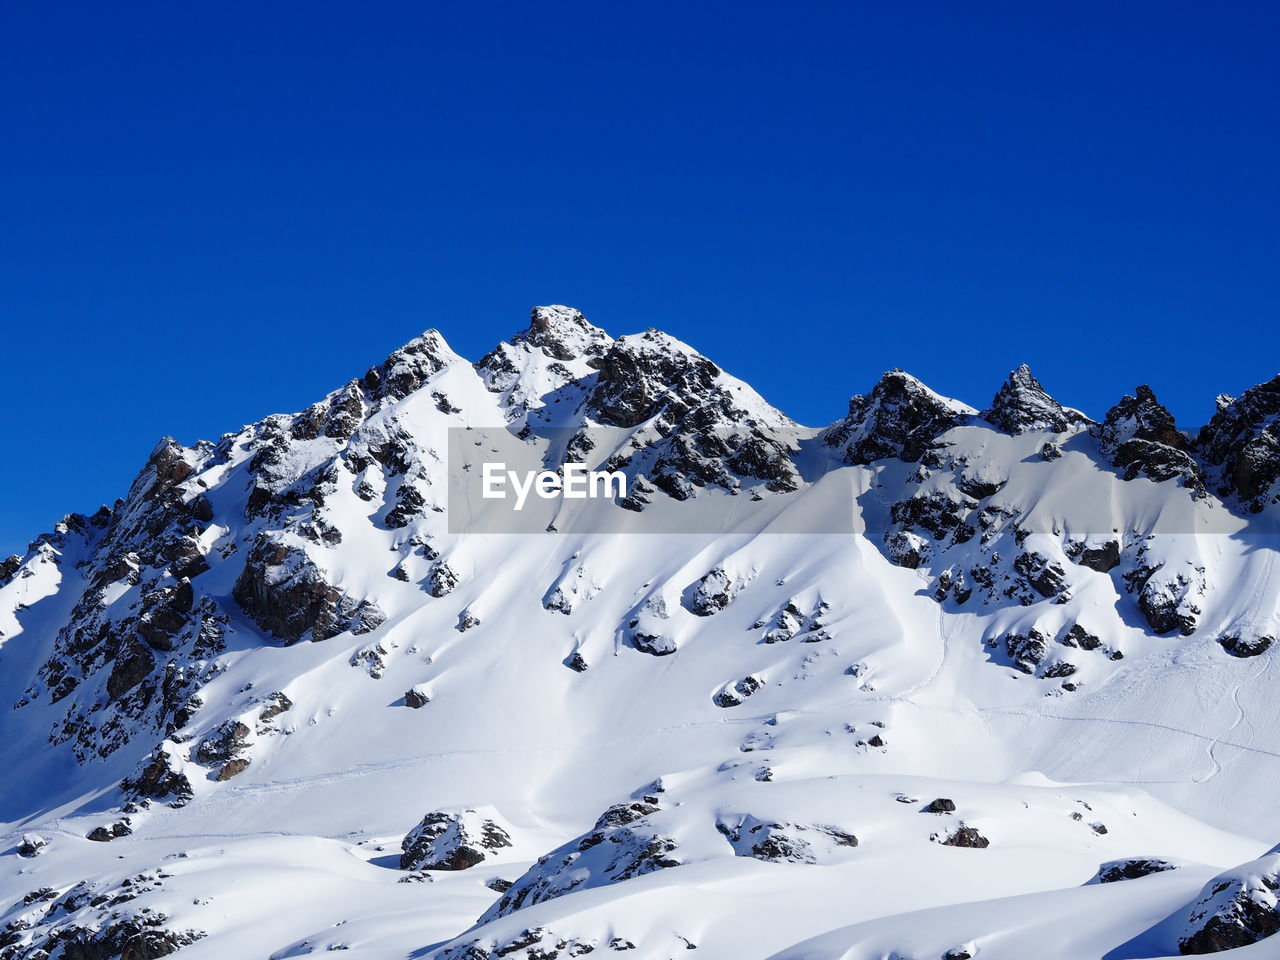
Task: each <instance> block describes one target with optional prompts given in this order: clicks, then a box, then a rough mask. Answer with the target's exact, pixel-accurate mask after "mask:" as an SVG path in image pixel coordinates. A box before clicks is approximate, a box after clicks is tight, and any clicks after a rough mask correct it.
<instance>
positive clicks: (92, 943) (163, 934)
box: [32, 914, 205, 960]
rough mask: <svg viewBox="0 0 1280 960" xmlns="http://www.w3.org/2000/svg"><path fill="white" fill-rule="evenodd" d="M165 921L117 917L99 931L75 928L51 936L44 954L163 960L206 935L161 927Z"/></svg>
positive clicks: (89, 959)
mask: <svg viewBox="0 0 1280 960" xmlns="http://www.w3.org/2000/svg"><path fill="white" fill-rule="evenodd" d="M165 920H166V917H165V916H164V915H163V914H148V915H140V916H114V915H113V916H112V917H111V918H110V919H109V921H108V922H107V923H106V924H104V925H102V926H99V927H96V928H94V927H88V926H81V925H78V924H76V925H71V926H68V927H64V928H61V929H59V930H57V931H55V932H54V934H53V935H52V936H50V937H48V938H47V939H46V941H45V942H44V944H43V945H42V948H41V949H42V954H43V956H53V955H54V954H55V953H56V954H57V956H59V957H60V958H61V960H159V958H160V957H167V956H169V955H170V954H172V953H175V952H176V951H178V950H179V949H181V948H182V947H185V946H189V945H190V944H193V943H195V942H196V941H197V940H200V939H202V938H203V937H204V936H205V934H204V932H203V931H200V930H183V931H176V930H167V929H165V928H163V927H162V926H161V924H163V923H164V922H165ZM58 951H61V952H60V953H59V952H58ZM32 957H33V960H34V957H35V955H32Z"/></svg>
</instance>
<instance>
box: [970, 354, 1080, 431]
mask: <svg viewBox="0 0 1280 960" xmlns="http://www.w3.org/2000/svg"><path fill="white" fill-rule="evenodd" d="M982 418H983V419H984V420H986V421H987V422H988V423H990V424H991V425H992V426H993V427H995V428H996V429H998V430H1003V431H1004V432H1005V433H1012V434H1020V433H1028V432H1030V431H1032V430H1050V431H1052V432H1054V433H1063V432H1065V431H1067V430H1070V429H1071V428H1072V427H1074V426H1079V425H1081V424H1087V423H1089V422H1090V421H1089V419H1088V418H1087V417H1085V416H1084V415H1083V414H1081V413H1079V412H1077V411H1075V410H1068V409H1066V408H1064V407H1063V406H1062V405H1061V404H1060V403H1058V401H1057V400H1055V399H1053V397H1051V396H1049V394H1048V393H1046V392H1045V389H1044V387H1042V386H1041V385H1040V381H1039V380H1037V379H1036V378H1035V377H1034V376H1033V375H1032V373H1031V368H1030V367H1028V366H1027V365H1026V364H1025V363H1024V364H1023V365H1022V366H1020V367H1019V368H1018V369H1017V370H1015V371H1013V373H1011V374H1009V379H1008V380H1006V381H1005V382H1004V385H1003V386H1002V387H1001V388H1000V389H999V391H997V393H996V395H995V397H994V398H993V399H992V401H991V406H990V407H988V408H987V409H986V410H984V411H982Z"/></svg>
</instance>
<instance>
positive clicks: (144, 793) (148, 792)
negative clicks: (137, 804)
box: [120, 748, 194, 807]
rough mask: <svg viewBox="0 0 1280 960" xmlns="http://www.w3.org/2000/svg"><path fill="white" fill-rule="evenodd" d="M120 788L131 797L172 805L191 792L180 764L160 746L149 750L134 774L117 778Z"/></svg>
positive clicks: (188, 797)
mask: <svg viewBox="0 0 1280 960" xmlns="http://www.w3.org/2000/svg"><path fill="white" fill-rule="evenodd" d="M120 788H121V789H122V790H124V791H125V792H126V793H128V794H131V795H132V796H134V797H140V798H141V797H145V798H149V799H152V800H164V801H167V802H169V803H170V804H172V805H173V806H175V807H176V806H182V805H183V804H184V803H186V802H187V801H189V800H190V799H191V797H192V796H193V795H194V791H193V790H192V789H191V780H190V779H189V778H188V777H187V775H186V773H185V772H184V771H183V769H182V763H181V762H180V761H179V760H178V759H177V758H176V757H174V755H173V754H172V753H170V752H169V751H168V750H165V749H163V748H161V749H158V750H154V751H152V753H151V755H150V756H149V757H148V758H147V760H146V762H145V763H144V764H143V765H142V768H141V769H140V770H139V771H138V773H137V774H136V775H135V776H132V777H126V778H125V779H124V780H122V781H120Z"/></svg>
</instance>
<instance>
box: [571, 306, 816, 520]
mask: <svg viewBox="0 0 1280 960" xmlns="http://www.w3.org/2000/svg"><path fill="white" fill-rule="evenodd" d="M599 362H600V372H599V374H598V376H597V378H596V383H595V386H594V387H593V388H592V391H591V394H590V395H589V396H588V398H587V401H586V404H585V408H584V409H585V412H586V414H587V415H588V416H589V417H590V418H591V419H593V420H594V421H595V422H597V423H600V424H604V425H606V426H617V427H628V428H634V427H638V426H640V425H641V424H647V425H648V428H649V429H650V430H652V432H653V434H654V439H652V440H643V441H640V442H639V443H638V445H637V449H636V450H635V451H633V453H631V454H628V455H625V456H622V455H620V456H617V457H613V458H611V459H610V460H609V461H608V462H607V463H606V468H607V469H610V470H619V469H623V468H625V467H626V466H627V465H628V464H629V463H630V462H631V460H632V459H634V457H635V456H636V455H639V453H641V452H643V455H644V457H645V458H646V459H647V460H648V461H649V466H648V469H647V470H646V471H645V473H646V475H647V476H648V477H649V479H650V480H651V481H652V484H653V486H655V487H657V488H658V489H660V490H662V491H663V492H664V493H666V494H667V495H668V496H670V497H672V498H674V499H677V500H687V499H689V498H690V497H692V496H693V495H694V494H695V492H696V491H697V489H698V488H700V487H705V486H708V485H712V484H714V485H717V486H720V487H723V488H724V489H727V490H733V491H736V490H738V489H740V488H741V486H742V481H743V480H744V479H747V480H750V479H756V480H762V481H764V482H765V487H766V488H767V489H769V490H771V491H778V492H781V491H790V490H795V489H798V487H799V485H800V474H799V471H798V470H797V468H796V466H795V464H794V463H793V462H792V459H791V445H792V444H793V442H794V439H795V438H794V435H793V429H794V424H792V423H791V422H790V421H789V420H787V419H786V418H785V417H783V416H782V415H781V414H778V413H777V412H776V411H775V412H772V413H771V414H763V413H762V412H761V411H753V410H752V409H749V407H750V406H751V404H749V403H747V404H746V405H745V406H744V402H745V401H744V398H743V397H742V396H741V395H740V394H739V393H738V392H737V391H736V390H735V389H733V388H731V387H730V386H726V385H725V384H722V383H721V382H720V378H721V376H722V374H721V370H720V368H719V367H717V366H716V365H715V364H714V363H712V362H711V361H710V360H708V359H707V358H706V357H703V356H702V355H700V354H698V353H697V352H695V351H693V350H691V349H690V348H688V347H686V346H685V345H684V344H682V343H680V342H679V341H678V340H675V339H674V338H672V337H669V336H667V335H666V334H664V333H660V332H659V331H657V330H649V331H647V332H645V333H643V334H640V335H638V336H630V337H622V338H620V339H618V340H615V341H613V343H612V345H611V346H610V347H609V349H608V351H607V352H606V353H605V355H604V356H603V357H602V358H601V359H600V361H599ZM762 416H764V417H767V419H769V420H772V421H774V422H773V423H766V422H764V421H763V420H762ZM634 496H635V491H634V490H633V491H632V497H633V498H634ZM629 499H630V498H629ZM624 505H626V504H624ZM643 505H644V504H643V502H642V499H636V500H635V502H634V503H633V504H631V506H634V507H635V508H637V509H642V508H643Z"/></svg>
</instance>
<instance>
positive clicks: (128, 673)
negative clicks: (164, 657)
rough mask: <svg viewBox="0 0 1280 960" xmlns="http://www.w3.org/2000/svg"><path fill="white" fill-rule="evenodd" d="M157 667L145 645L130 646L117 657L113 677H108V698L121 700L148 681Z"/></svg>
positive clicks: (135, 644) (112, 671)
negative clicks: (144, 681)
mask: <svg viewBox="0 0 1280 960" xmlns="http://www.w3.org/2000/svg"><path fill="white" fill-rule="evenodd" d="M155 665H156V661H155V657H153V656H152V655H151V651H150V650H149V649H148V648H147V647H146V646H145V645H144V644H141V643H133V644H130V645H129V647H128V648H127V649H126V650H125V651H124V652H123V653H122V654H121V655H120V656H118V657H116V661H115V665H114V666H113V667H112V668H111V675H110V676H109V677H107V697H108V698H109V699H111V700H119V699H120V698H121V697H122V696H124V695H125V694H126V693H128V692H129V691H130V690H132V689H133V688H134V687H136V686H138V684H140V683H142V681H143V680H145V679H147V677H148V676H150V675H151V671H152V670H153V669H155Z"/></svg>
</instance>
